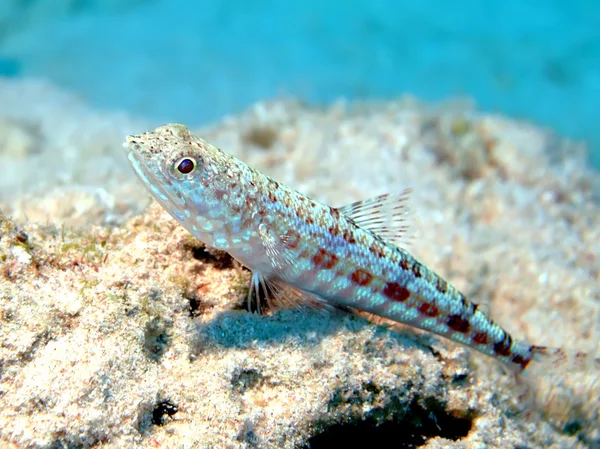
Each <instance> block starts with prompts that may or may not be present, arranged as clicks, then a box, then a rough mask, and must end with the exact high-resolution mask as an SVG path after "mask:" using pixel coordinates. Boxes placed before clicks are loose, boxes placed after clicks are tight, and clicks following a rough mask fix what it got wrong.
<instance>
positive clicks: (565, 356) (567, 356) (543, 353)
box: [531, 346, 600, 372]
mask: <svg viewBox="0 0 600 449" xmlns="http://www.w3.org/2000/svg"><path fill="white" fill-rule="evenodd" d="M531 353H532V355H533V361H534V362H537V363H535V364H532V365H537V367H538V368H542V369H544V368H545V369H554V370H557V371H561V372H572V371H576V372H586V371H599V372H600V358H597V357H594V356H593V355H592V354H588V353H585V352H577V351H573V352H570V351H566V350H564V349H562V348H548V347H546V346H532V347H531Z"/></svg>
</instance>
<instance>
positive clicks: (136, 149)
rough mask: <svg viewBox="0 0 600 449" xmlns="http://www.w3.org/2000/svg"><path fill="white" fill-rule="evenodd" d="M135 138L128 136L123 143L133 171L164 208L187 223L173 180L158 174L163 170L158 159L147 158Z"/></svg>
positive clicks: (180, 220) (183, 206)
mask: <svg viewBox="0 0 600 449" xmlns="http://www.w3.org/2000/svg"><path fill="white" fill-rule="evenodd" d="M135 138H136V137H135V136H128V137H127V142H126V143H125V144H124V145H123V146H124V147H125V150H126V154H127V158H128V159H129V162H130V164H131V166H132V167H133V171H134V172H135V174H136V175H137V177H138V178H139V179H140V181H142V183H143V184H144V186H145V187H146V189H148V190H149V191H150V193H151V194H152V196H153V197H154V199H155V200H156V201H157V202H158V203H159V204H160V205H161V206H162V207H163V209H165V210H166V211H167V212H169V214H171V215H172V216H173V217H174V218H175V219H177V220H178V221H179V222H181V223H185V221H186V218H185V217H186V215H185V212H184V210H185V205H182V204H181V201H180V200H179V199H178V197H177V195H176V193H175V192H174V188H173V187H174V186H173V183H172V181H171V180H170V179H169V178H168V177H167V176H159V175H158V174H157V173H159V172H161V167H159V166H158V165H157V161H153V160H150V161H148V160H147V158H146V157H145V154H144V152H143V150H142V151H140V150H141V147H140V146H139V145H137V144H136V141H135Z"/></svg>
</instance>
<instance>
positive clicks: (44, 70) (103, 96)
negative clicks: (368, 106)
mask: <svg viewBox="0 0 600 449" xmlns="http://www.w3.org/2000/svg"><path fill="white" fill-rule="evenodd" d="M0 76H4V77H31V76H33V77H41V78H46V79H49V80H51V81H52V82H54V83H57V84H58V85H60V86H63V87H65V88H68V89H70V90H74V91H76V92H78V93H80V94H81V95H82V96H83V97H84V98H86V99H87V100H88V101H89V102H90V103H91V104H92V105H94V106H98V107H104V108H110V109H124V110H127V111H130V112H132V113H135V114H139V115H143V116H145V117H148V118H151V119H155V120H157V121H181V122H184V123H194V124H200V123H206V122H209V121H214V120H217V119H220V118H221V117H222V116H223V115H224V114H232V113H236V112H239V111H241V110H243V109H244V108H246V107H248V106H249V105H251V104H252V103H253V102H255V101H258V100H264V99H267V98H273V97H281V96H292V97H299V98H301V99H303V100H305V101H307V102H310V103H313V104H326V103H329V102H331V101H332V100H335V99H337V98H339V97H345V98H348V99H386V98H390V97H395V96H399V95H401V94H406V93H408V94H412V95H415V96H417V97H419V98H421V99H423V100H426V101H439V100H443V99H446V98H448V97H455V96H467V97H472V98H473V99H474V100H475V102H476V103H477V105H478V108H479V109H481V110H483V111H488V112H496V111H498V112H502V113H506V114H508V115H511V116H513V117H516V118H523V119H527V120H531V121H533V122H535V123H537V124H539V125H541V126H544V127H549V128H552V129H553V130H555V131H556V132H558V133H560V134H562V135H564V136H566V137H570V138H573V139H577V140H584V141H586V142H587V143H588V145H589V146H590V148H591V150H592V154H591V160H592V161H593V162H594V164H595V166H597V167H598V166H600V153H599V151H600V127H599V126H598V125H597V123H598V118H599V112H600V3H599V2H597V1H595V0H571V1H565V0H502V1H497V0H490V1H481V0H458V1H447V0H425V1H409V0H374V1H366V0H348V1H344V2H341V1H334V0H304V1H283V0H229V1H226V0H221V1H219V0H199V1H189V0H130V1H125V0H123V1H120V0H44V1H35V0H34V1H26V2H25V1H23V2H21V1H14V0H3V1H2V2H0Z"/></svg>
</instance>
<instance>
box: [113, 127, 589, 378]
mask: <svg viewBox="0 0 600 449" xmlns="http://www.w3.org/2000/svg"><path fill="white" fill-rule="evenodd" d="M125 147H126V149H127V155H128V158H129V161H130V162H131V164H132V166H133V168H134V170H135V172H136V173H137V175H138V176H139V178H140V179H141V180H142V182H143V183H144V184H145V186H146V187H147V188H148V189H149V190H150V192H151V193H152V194H153V195H154V197H155V198H156V200H157V201H158V202H159V203H160V204H161V205H162V206H163V207H164V208H165V209H166V210H167V211H168V212H169V213H170V214H171V215H172V216H173V217H174V218H175V219H176V220H178V221H179V222H180V223H181V224H182V225H183V226H184V227H185V228H186V229H187V230H188V231H189V232H190V233H192V234H193V235H194V236H196V237H197V238H198V239H200V240H201V241H203V242H204V243H206V244H207V245H209V246H212V247H215V248H218V249H221V250H224V251H227V252H229V253H230V254H231V255H232V256H234V257H235V258H236V259H238V260H239V261H240V262H241V263H243V264H244V265H246V266H247V267H248V268H250V269H251V270H252V272H253V279H252V285H251V291H254V292H255V293H257V292H258V290H259V288H260V286H261V284H262V285H267V286H270V287H271V289H270V290H271V291H273V292H275V296H278V295H279V296H280V297H279V298H277V297H276V298H275V299H277V300H283V299H287V300H288V302H290V301H291V302H294V301H296V302H298V301H304V300H306V301H308V300H309V298H310V300H312V301H313V302H314V301H317V302H321V303H322V304H332V305H336V306H342V307H345V308H350V309H356V310H359V311H363V312H366V313H369V314H372V315H375V316H379V317H382V318H386V319H389V320H392V321H395V322H398V323H406V324H409V325H412V326H415V327H418V328H421V329H425V330H427V331H431V332H434V333H436V334H439V335H442V336H444V337H447V338H449V339H451V340H454V341H457V342H459V343H461V344H463V345H467V346H470V347H471V348H474V349H476V350H478V351H480V352H482V353H484V354H487V355H489V356H492V357H494V358H496V359H498V360H501V361H502V362H504V363H506V364H507V365H509V366H511V367H513V368H515V369H516V370H517V371H522V370H524V369H526V368H527V367H528V366H529V364H530V362H531V361H532V360H534V359H536V360H538V359H543V357H550V358H552V359H553V360H560V359H561V358H562V359H564V358H567V355H566V353H565V352H564V351H562V350H559V349H549V348H545V347H542V346H533V345H530V344H528V343H526V342H523V341H519V340H516V339H513V338H512V337H511V335H510V334H509V333H508V332H507V331H505V330H504V329H502V328H501V327H500V326H499V325H497V324H496V323H495V322H494V321H492V320H491V319H490V318H489V317H488V316H486V315H485V314H484V313H483V312H482V311H481V310H480V309H479V308H478V307H477V306H476V305H475V304H474V303H472V302H470V301H469V300H467V298H466V297H465V296H464V295H463V294H462V293H461V292H459V291H458V290H457V289H456V288H455V287H453V286H452V285H451V284H450V283H448V282H447V281H446V280H444V279H443V278H442V277H440V276H439V275H437V274H436V273H435V272H434V271H433V270H431V269H429V268H427V267H426V266H425V265H423V264H422V263H420V262H419V261H417V260H416V259H415V258H414V257H413V256H412V255H411V254H409V253H408V252H407V251H405V250H404V249H402V245H401V243H402V237H403V235H404V233H405V231H406V229H407V223H406V219H405V213H406V207H405V201H406V199H407V197H408V194H409V191H405V192H401V193H400V194H396V195H393V194H392V195H379V196H377V197H374V198H371V199H367V200H365V201H358V202H355V203H352V204H349V205H347V206H344V207H341V208H332V207H330V206H328V205H326V204H322V203H320V202H318V201H315V200H313V199H311V198H308V197H307V196H305V195H303V194H302V193H300V192H298V191H296V190H293V189H291V188H289V187H287V186H285V185H283V184H281V183H279V182H277V181H275V180H274V179H272V178H270V177H269V176H267V175H265V174H263V173H261V172H259V171H258V170H256V169H254V168H252V167H250V166H248V165H247V164H245V163H244V162H242V161H241V160H239V159H237V158H236V157H234V156H232V155H230V154H228V153H226V152H224V151H222V150H220V149H219V148H217V147H215V146H214V145H212V144H210V143H208V142H206V141H205V140H203V139H201V138H199V137H196V136H195V135H193V134H192V133H191V132H190V131H189V130H188V129H187V128H186V127H185V126H183V125H179V124H170V125H165V126H162V127H159V128H157V129H155V130H154V131H152V132H147V133H143V134H140V135H136V136H129V137H128V138H127V141H126V143H125ZM191 167H193V169H192V170H190V168H191ZM284 296H288V298H283V297H284ZM290 298H292V299H290ZM583 358H584V357H583V355H581V354H578V355H577V357H576V359H583Z"/></svg>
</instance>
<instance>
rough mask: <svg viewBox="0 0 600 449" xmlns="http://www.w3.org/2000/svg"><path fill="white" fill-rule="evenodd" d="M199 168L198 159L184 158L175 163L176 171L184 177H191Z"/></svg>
mask: <svg viewBox="0 0 600 449" xmlns="http://www.w3.org/2000/svg"><path fill="white" fill-rule="evenodd" d="M197 167H198V163H197V162H196V159H194V158H193V157H182V158H181V159H179V160H178V161H177V162H175V170H177V171H178V172H179V173H181V174H182V175H189V174H190V173H192V172H193V171H194V170H196V168H197Z"/></svg>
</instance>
